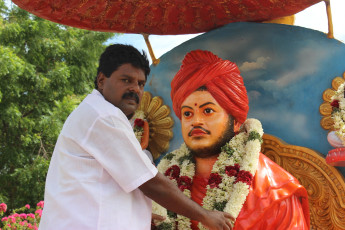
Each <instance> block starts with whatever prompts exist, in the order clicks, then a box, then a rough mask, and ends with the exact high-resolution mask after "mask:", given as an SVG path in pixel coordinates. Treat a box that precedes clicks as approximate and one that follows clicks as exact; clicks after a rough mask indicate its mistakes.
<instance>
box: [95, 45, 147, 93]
mask: <svg viewBox="0 0 345 230" xmlns="http://www.w3.org/2000/svg"><path fill="white" fill-rule="evenodd" d="M123 64H132V66H133V67H135V68H138V69H141V70H143V72H144V74H145V79H147V76H148V75H149V74H150V66H149V60H148V59H147V55H146V53H145V52H144V51H142V53H140V52H139V51H138V50H137V49H136V48H134V47H133V46H131V45H123V44H114V45H110V46H108V47H107V48H106V49H105V51H104V52H103V53H102V54H101V57H100V58H99V66H98V69H97V76H96V79H95V88H96V89H98V86H97V77H98V74H99V73H103V74H104V76H106V77H107V78H109V77H110V76H111V74H112V73H113V72H114V71H116V70H117V69H118V68H119V67H120V66H121V65H123Z"/></svg>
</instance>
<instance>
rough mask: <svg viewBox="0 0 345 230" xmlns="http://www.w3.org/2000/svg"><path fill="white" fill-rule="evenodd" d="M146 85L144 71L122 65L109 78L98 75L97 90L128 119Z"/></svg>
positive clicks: (129, 65)
mask: <svg viewBox="0 0 345 230" xmlns="http://www.w3.org/2000/svg"><path fill="white" fill-rule="evenodd" d="M145 83H146V79H145V74H144V71H143V70H141V69H138V68H135V67H134V66H132V65H131V64H123V65H121V66H120V67H119V68H118V69H117V70H115V71H114V72H113V73H112V74H111V75H110V77H109V78H107V77H106V76H104V74H103V73H100V74H99V75H98V80H97V84H98V90H99V91H100V92H101V94H102V95H103V96H104V98H105V99H106V100H107V101H109V102H110V103H111V104H113V105H115V106H116V107H118V108H119V109H121V111H122V112H123V113H124V114H125V115H126V116H127V117H128V119H130V118H131V117H132V116H133V114H134V112H135V110H136V109H137V108H138V106H139V103H140V101H141V97H142V96H143V93H144V86H145Z"/></svg>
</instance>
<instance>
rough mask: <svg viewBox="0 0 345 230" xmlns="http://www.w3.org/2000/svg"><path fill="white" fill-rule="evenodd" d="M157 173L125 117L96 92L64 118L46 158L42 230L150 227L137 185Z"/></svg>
mask: <svg viewBox="0 0 345 230" xmlns="http://www.w3.org/2000/svg"><path fill="white" fill-rule="evenodd" d="M156 174H157V169H156V168H155V167H154V165H152V163H151V162H150V160H149V158H148V157H147V156H146V154H145V153H143V151H142V150H141V147H140V144H139V142H138V141H137V139H136V138H135V134H134V132H133V130H132V128H131V125H130V123H129V121H128V119H127V117H126V116H125V115H124V114H123V113H122V111H121V110H120V109H118V108H117V107H115V106H114V105H112V104H111V103H109V102H107V101H106V100H105V99H104V97H103V96H102V94H100V93H99V92H98V91H97V90H94V91H93V92H92V93H91V94H89V95H88V96H87V97H86V98H85V99H84V100H83V102H82V103H81V104H80V105H79V106H78V108H76V109H75V110H74V111H73V112H72V113H71V114H70V116H69V117H68V118H67V120H66V122H65V124H64V126H63V129H62V131H61V133H60V136H59V138H58V140H57V143H56V146H55V149H54V153H53V156H52V159H51V162H50V166H49V170H48V175H47V180H46V187H45V196H44V201H45V206H44V209H43V215H42V219H41V222H40V228H39V229H40V230H69V229H70V230H97V229H99V230H108V229H109V230H110V229H111V230H113V229H119V230H126V229H128V230H137V229H138V230H141V229H143V230H144V229H145V230H149V229H150V225H151V200H150V199H149V198H147V197H146V196H145V195H144V194H143V193H142V192H141V191H140V190H139V189H138V187H139V186H140V185H142V184H143V183H145V182H146V181H148V180H150V179H151V178H153V177H154V176H155V175H156Z"/></svg>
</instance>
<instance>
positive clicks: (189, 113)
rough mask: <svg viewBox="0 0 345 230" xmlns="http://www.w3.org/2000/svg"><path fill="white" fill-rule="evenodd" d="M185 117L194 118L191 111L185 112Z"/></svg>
mask: <svg viewBox="0 0 345 230" xmlns="http://www.w3.org/2000/svg"><path fill="white" fill-rule="evenodd" d="M183 116H185V117H190V116H192V113H191V112H190V111H185V112H184V113H183Z"/></svg>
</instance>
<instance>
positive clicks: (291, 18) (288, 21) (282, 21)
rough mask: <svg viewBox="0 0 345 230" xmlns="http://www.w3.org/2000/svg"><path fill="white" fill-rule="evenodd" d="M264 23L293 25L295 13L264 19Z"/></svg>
mask: <svg viewBox="0 0 345 230" xmlns="http://www.w3.org/2000/svg"><path fill="white" fill-rule="evenodd" d="M264 23H276V24H285V25H294V24H295V15H291V16H286V17H281V18H276V19H273V20H269V21H264Z"/></svg>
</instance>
